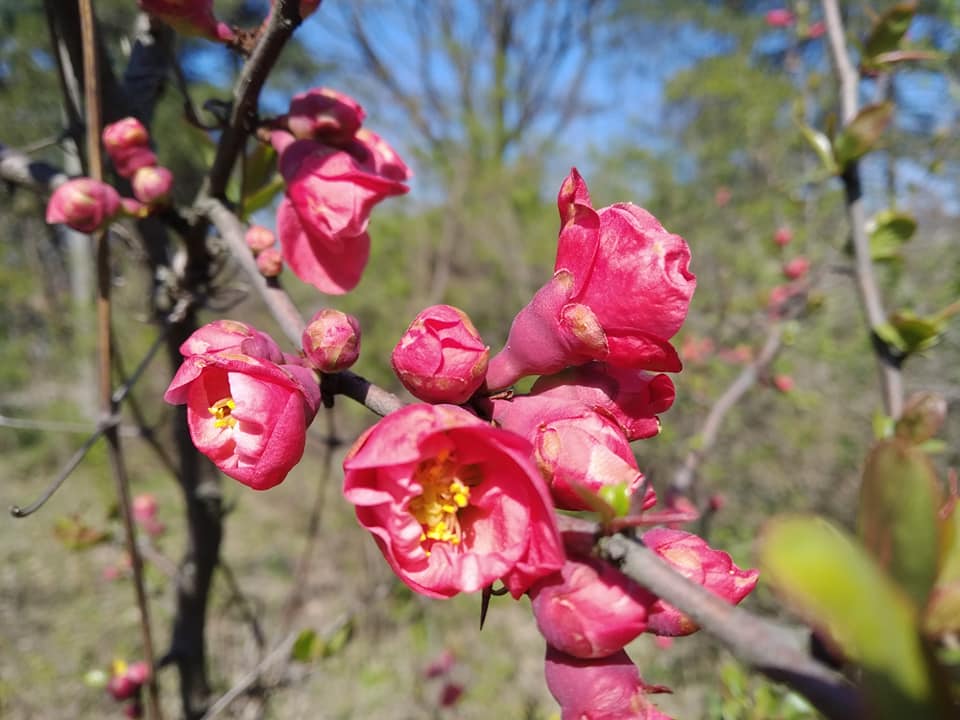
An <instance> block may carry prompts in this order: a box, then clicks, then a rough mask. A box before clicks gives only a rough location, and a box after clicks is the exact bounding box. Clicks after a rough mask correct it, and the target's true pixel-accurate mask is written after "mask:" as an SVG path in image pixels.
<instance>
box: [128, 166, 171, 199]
mask: <svg viewBox="0 0 960 720" xmlns="http://www.w3.org/2000/svg"><path fill="white" fill-rule="evenodd" d="M131 185H132V186H133V195H134V197H135V198H137V200H139V201H140V202H142V203H144V204H145V205H150V206H153V207H156V206H159V205H166V204H167V203H169V202H170V190H171V189H172V188H173V173H172V172H170V171H169V170H168V169H167V168H165V167H159V166H157V167H142V168H140V169H139V170H137V171H136V173H134V175H133V180H132V181H131Z"/></svg>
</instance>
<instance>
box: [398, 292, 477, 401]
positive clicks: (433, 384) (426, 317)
mask: <svg viewBox="0 0 960 720" xmlns="http://www.w3.org/2000/svg"><path fill="white" fill-rule="evenodd" d="M489 357H490V348H489V347H487V346H486V345H484V344H483V340H481V339H480V334H479V333H478V332H477V329H476V328H475V327H474V326H473V323H472V322H470V318H469V317H467V315H466V313H464V312H463V311H462V310H458V309H457V308H455V307H452V306H450V305H434V306H433V307H429V308H427V309H426V310H423V311H422V312H421V313H420V314H419V315H417V317H416V318H415V319H414V321H413V322H412V323H410V327H408V328H407V331H406V332H405V333H404V334H403V337H402V338H400V342H399V343H398V344H397V346H396V347H395V348H394V349H393V355H392V356H391V362H392V363H393V369H394V372H396V373H397V377H399V378H400V382H402V383H403V386H404V387H405V388H406V389H407V390H409V391H410V392H411V394H413V395H414V396H415V397H417V398H419V399H421V400H425V401H427V402H433V403H463V402H466V401H467V400H468V399H469V398H470V396H471V395H473V393H474V392H476V391H477V389H478V388H479V387H480V386H481V385H482V384H483V378H484V375H485V374H486V372H487V361H488V360H489Z"/></svg>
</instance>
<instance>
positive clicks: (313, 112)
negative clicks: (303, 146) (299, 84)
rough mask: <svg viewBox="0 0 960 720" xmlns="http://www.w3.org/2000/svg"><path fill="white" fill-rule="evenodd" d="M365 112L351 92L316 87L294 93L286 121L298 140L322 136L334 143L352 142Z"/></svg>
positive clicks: (314, 138) (322, 140)
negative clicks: (346, 93) (344, 92)
mask: <svg viewBox="0 0 960 720" xmlns="http://www.w3.org/2000/svg"><path fill="white" fill-rule="evenodd" d="M364 115H365V113H364V112H363V108H362V107H360V104H359V103H358V102H357V101H356V100H354V99H353V98H352V97H350V96H349V95H345V94H343V93H341V92H337V91H336V90H331V89H330V88H313V89H312V90H308V91H307V92H304V93H300V94H299V95H294V96H293V99H292V100H291V101H290V111H289V113H288V114H287V116H286V118H285V119H286V125H287V128H288V129H289V130H290V132H291V133H292V134H293V136H294V137H295V138H297V139H299V140H319V141H320V142H323V143H327V144H330V145H334V146H341V145H344V144H345V143H348V142H350V140H352V139H353V136H354V135H356V133H357V130H359V129H360V125H361V124H362V123H363V118H364Z"/></svg>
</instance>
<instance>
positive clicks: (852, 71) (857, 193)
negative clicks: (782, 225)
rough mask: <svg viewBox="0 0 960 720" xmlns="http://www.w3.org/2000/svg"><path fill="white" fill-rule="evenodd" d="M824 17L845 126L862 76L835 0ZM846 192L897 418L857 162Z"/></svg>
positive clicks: (898, 389)
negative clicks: (853, 56)
mask: <svg viewBox="0 0 960 720" xmlns="http://www.w3.org/2000/svg"><path fill="white" fill-rule="evenodd" d="M823 16H824V22H825V23H826V28H827V41H828V44H829V47H830V56H831V58H832V59H833V67H834V71H835V72H836V76H837V82H838V84H839V86H840V111H841V113H840V114H841V119H842V122H843V124H844V125H846V124H848V123H850V122H851V121H852V120H853V119H854V118H855V117H856V116H857V112H858V110H859V103H858V100H857V92H858V89H859V80H860V75H859V74H858V73H857V70H856V68H854V66H853V63H851V62H850V57H849V55H848V54H847V42H846V38H845V37H844V28H843V20H842V18H841V17H840V8H839V7H838V5H837V2H836V0H823ZM841 179H842V180H843V187H844V193H845V195H846V205H847V220H848V222H849V224H850V235H851V239H852V244H853V255H854V275H855V277H856V281H857V292H858V295H859V297H860V304H861V306H862V307H863V312H864V315H865V317H866V321H867V325H868V326H869V328H870V332H871V340H872V342H873V348H874V356H875V358H876V361H877V367H878V370H879V373H880V388H881V394H882V396H883V406H884V410H885V411H886V413H887V415H889V416H890V417H892V418H894V419H896V418H898V417H899V416H900V413H901V412H902V410H903V377H902V374H901V371H900V367H899V363H898V361H897V359H896V358H894V357H893V356H892V355H891V353H890V352H889V349H888V348H887V347H886V345H885V343H884V342H883V341H882V340H880V336H879V335H878V333H877V329H878V328H879V327H880V326H881V325H883V324H884V323H886V321H887V316H886V313H885V312H884V310H883V301H882V300H881V298H880V290H879V288H878V287H877V281H876V278H875V277H874V274H873V260H872V258H871V256H870V239H869V238H868V237H867V225H866V222H867V221H866V211H865V209H864V204H863V195H862V189H861V185H860V169H859V166H858V163H857V162H856V161H854V162H851V163H849V164H848V165H847V167H846V168H844V171H843V175H842V177H841Z"/></svg>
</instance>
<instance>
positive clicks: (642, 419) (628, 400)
mask: <svg viewBox="0 0 960 720" xmlns="http://www.w3.org/2000/svg"><path fill="white" fill-rule="evenodd" d="M530 392H531V394H532V395H537V396H539V397H549V398H556V399H567V400H575V401H577V402H579V403H580V404H581V405H583V406H584V407H586V408H589V409H591V410H594V411H595V412H598V413H600V414H601V415H604V416H606V417H608V418H610V419H611V420H613V421H614V422H616V423H617V424H618V425H619V426H620V429H621V430H623V432H624V434H625V435H626V438H627V440H630V441H633V440H640V439H642V438H648V437H653V436H655V435H657V434H658V433H659V432H660V420H659V419H658V418H657V415H658V414H659V413H662V412H666V411H667V410H669V409H670V406H671V405H673V399H674V397H675V396H676V389H675V388H674V386H673V381H672V380H671V379H670V378H669V376H667V375H662V374H660V375H651V374H650V373H646V372H642V371H639V370H631V369H629V368H616V367H611V366H609V365H606V364H604V363H598V362H592V363H587V364H586V365H580V366H579V367H576V368H570V369H568V370H565V371H564V372H561V373H557V374H556V375H549V376H546V377H542V378H540V379H538V380H537V381H536V382H535V383H534V384H533V387H532V388H531V390H530Z"/></svg>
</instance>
